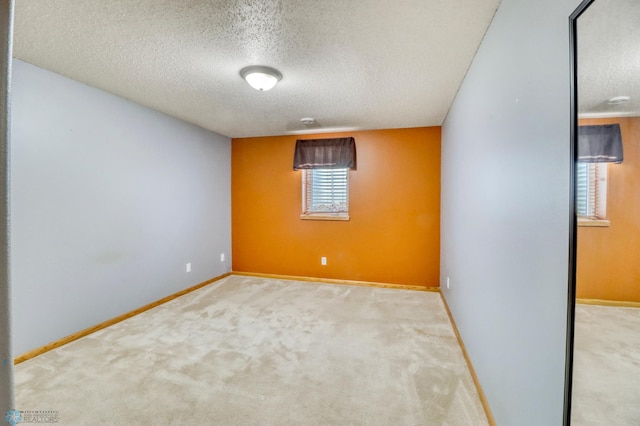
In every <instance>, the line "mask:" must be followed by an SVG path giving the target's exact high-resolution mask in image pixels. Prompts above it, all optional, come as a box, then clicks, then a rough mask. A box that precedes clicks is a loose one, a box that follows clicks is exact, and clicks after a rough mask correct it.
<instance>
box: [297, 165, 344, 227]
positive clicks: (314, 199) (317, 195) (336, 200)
mask: <svg viewBox="0 0 640 426" xmlns="http://www.w3.org/2000/svg"><path fill="white" fill-rule="evenodd" d="M301 217H302V218H303V219H319V220H349V169H346V168H343V169H308V170H303V171H302V216H301Z"/></svg>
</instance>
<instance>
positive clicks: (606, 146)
mask: <svg viewBox="0 0 640 426" xmlns="http://www.w3.org/2000/svg"><path fill="white" fill-rule="evenodd" d="M578 161H580V162H582V163H622V135H621V133H620V125H619V124H605V125H599V126H578Z"/></svg>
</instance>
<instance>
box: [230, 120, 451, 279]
mask: <svg viewBox="0 0 640 426" xmlns="http://www.w3.org/2000/svg"><path fill="white" fill-rule="evenodd" d="M440 130H441V129H440V127H423V128H412V129H393V130H374V131H359V132H348V133H332V134H317V135H297V136H295V135H294V136H276V137H260V138H243V139H233V141H232V150H231V206H232V262H233V270H234V271H239V272H258V273H268V274H281V275H295V276H307V277H318V278H335V279H345V280H358V281H374V282H386V283H393V284H412V285H423V286H431V287H435V286H438V281H439V278H438V276H439V267H440V265H439V262H440V260H439V259H440ZM347 136H353V137H355V140H356V155H357V170H352V171H350V174H349V179H350V181H349V185H350V200H349V214H350V217H351V220H350V221H312V220H302V219H300V213H301V209H302V188H301V180H302V176H301V175H302V172H299V171H294V170H293V152H294V147H295V142H296V139H313V138H329V137H347ZM322 256H326V257H327V265H326V266H321V265H320V258H321V257H322Z"/></svg>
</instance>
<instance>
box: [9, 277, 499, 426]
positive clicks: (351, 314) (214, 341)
mask: <svg viewBox="0 0 640 426" xmlns="http://www.w3.org/2000/svg"><path fill="white" fill-rule="evenodd" d="M16 388H17V389H16V399H17V405H18V409H20V410H35V411H37V410H54V411H57V412H58V413H57V415H58V420H59V421H58V424H62V425H385V426H387V425H465V426H466V425H484V424H487V422H486V417H485V415H484V412H483V410H482V406H481V404H480V400H479V398H478V395H477V393H476V390H475V388H474V385H473V382H472V379H471V376H470V374H469V371H468V369H467V366H466V364H465V361H464V359H463V356H462V352H461V350H460V347H459V345H458V343H457V341H456V338H455V335H454V333H453V330H452V328H451V325H450V323H449V320H448V317H447V314H446V312H445V310H444V307H443V305H442V301H441V300H440V295H439V294H437V293H427V292H415V291H406V290H392V289H381V288H369V287H355V286H340V285H328V284H315V283H308V282H295V281H280V280H267V279H259V278H251V277H241V276H230V277H227V278H225V279H223V280H221V281H218V282H216V283H214V284H212V285H210V286H207V287H205V288H203V289H200V290H198V291H196V292H193V293H190V294H188V295H186V296H183V297H181V298H179V299H176V300H174V301H172V302H169V303H167V304H164V305H162V306H159V307H157V308H155V309H152V310H150V311H147V312H145V313H143V314H141V315H138V316H136V317H134V318H131V319H129V320H127V321H124V322H121V323H118V324H116V325H114V326H112V327H109V328H107V329H104V330H102V331H99V332H97V333H94V334H92V335H90V336H87V337H85V338H83V339H80V340H78V341H76V342H73V343H71V344H68V345H66V346H64V347H61V348H59V349H57V350H54V351H52V352H48V353H46V354H43V355H41V356H39V357H37V358H35V359H32V360H29V361H26V362H24V363H22V364H20V365H18V366H17V368H16Z"/></svg>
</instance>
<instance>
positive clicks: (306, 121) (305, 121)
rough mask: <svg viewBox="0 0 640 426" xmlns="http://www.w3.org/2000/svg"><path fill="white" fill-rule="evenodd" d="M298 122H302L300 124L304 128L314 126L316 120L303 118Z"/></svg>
mask: <svg viewBox="0 0 640 426" xmlns="http://www.w3.org/2000/svg"><path fill="white" fill-rule="evenodd" d="M300 121H301V122H302V124H304V125H305V126H313V125H314V124H316V119H315V118H312V117H305V118H301V119H300Z"/></svg>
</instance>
